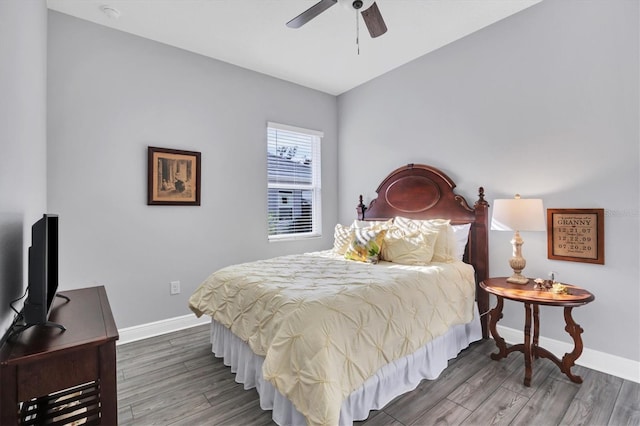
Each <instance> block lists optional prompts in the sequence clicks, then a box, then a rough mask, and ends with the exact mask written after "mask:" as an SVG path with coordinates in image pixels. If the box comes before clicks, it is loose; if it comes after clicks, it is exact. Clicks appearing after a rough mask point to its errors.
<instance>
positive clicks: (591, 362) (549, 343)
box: [498, 325, 640, 383]
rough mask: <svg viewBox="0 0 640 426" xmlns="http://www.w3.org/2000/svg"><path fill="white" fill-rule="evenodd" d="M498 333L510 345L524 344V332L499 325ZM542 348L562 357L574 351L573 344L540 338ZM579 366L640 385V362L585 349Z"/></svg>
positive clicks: (578, 362)
mask: <svg viewBox="0 0 640 426" xmlns="http://www.w3.org/2000/svg"><path fill="white" fill-rule="evenodd" d="M498 333H499V334H500V336H502V338H503V339H504V340H505V341H506V342H507V343H509V344H512V345H513V344H517V343H522V339H523V331H522V330H516V329H513V328H509V327H503V326H500V325H498ZM538 343H539V344H540V346H541V347H543V348H545V349H546V350H548V351H549V352H551V353H553V354H555V355H556V356H557V357H558V358H562V356H561V355H563V354H565V353H570V352H572V351H573V344H570V343H565V342H561V341H559V340H555V339H548V338H546V337H540V341H539V342H538ZM576 364H577V365H581V366H583V367H587V368H590V369H592V370H596V371H601V372H603V373H607V374H611V375H612V376H616V377H620V378H623V379H626V380H630V381H632V382H636V383H640V362H638V361H633V360H630V359H627V358H622V357H619V356H616V355H611V354H608V353H605V352H600V351H596V350H593V349H588V348H584V349H583V350H582V354H581V355H580V357H579V358H578V359H577V360H576Z"/></svg>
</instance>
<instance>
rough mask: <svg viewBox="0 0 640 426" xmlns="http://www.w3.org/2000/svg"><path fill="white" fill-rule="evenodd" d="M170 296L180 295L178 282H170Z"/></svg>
mask: <svg viewBox="0 0 640 426" xmlns="http://www.w3.org/2000/svg"><path fill="white" fill-rule="evenodd" d="M170 285H171V287H170V291H171V294H180V281H171V283H170Z"/></svg>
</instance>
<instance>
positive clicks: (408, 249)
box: [382, 227, 438, 265]
mask: <svg viewBox="0 0 640 426" xmlns="http://www.w3.org/2000/svg"><path fill="white" fill-rule="evenodd" d="M437 238H438V232H437V231H427V232H420V231H415V232H408V231H406V230H403V229H401V228H397V227H392V228H391V229H390V230H389V231H387V234H386V235H385V237H384V243H383V245H382V259H383V260H386V261H389V262H394V263H400V264H403V265H427V264H429V263H430V262H431V259H432V258H433V248H434V246H435V243H436V239H437Z"/></svg>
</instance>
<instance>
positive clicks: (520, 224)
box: [491, 195, 546, 231]
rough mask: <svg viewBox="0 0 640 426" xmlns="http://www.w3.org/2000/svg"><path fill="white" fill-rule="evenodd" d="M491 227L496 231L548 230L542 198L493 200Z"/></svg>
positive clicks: (517, 196) (517, 197)
mask: <svg viewBox="0 0 640 426" xmlns="http://www.w3.org/2000/svg"><path fill="white" fill-rule="evenodd" d="M491 229H492V230H494V231H544V230H546V224H545V217H544V208H543V207H542V200H541V199H537V198H528V199H526V198H520V196H519V195H516V198H512V199H508V200H493V215H492V217H491Z"/></svg>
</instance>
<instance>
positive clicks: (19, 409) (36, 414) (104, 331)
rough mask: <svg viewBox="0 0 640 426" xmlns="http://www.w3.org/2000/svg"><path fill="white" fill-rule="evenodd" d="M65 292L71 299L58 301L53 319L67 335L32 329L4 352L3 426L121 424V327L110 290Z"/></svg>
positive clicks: (0, 373)
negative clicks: (118, 371) (118, 383)
mask: <svg viewBox="0 0 640 426" xmlns="http://www.w3.org/2000/svg"><path fill="white" fill-rule="evenodd" d="M61 294H64V295H65V296H67V297H69V299H70V301H68V302H67V301H65V300H63V299H61V298H56V299H55V301H54V306H53V308H52V310H51V315H50V320H51V321H53V322H56V323H58V324H62V325H64V326H65V327H66V328H67V330H66V331H64V332H62V331H60V330H59V329H57V328H54V327H40V326H37V327H32V328H30V329H28V330H26V331H24V332H23V333H22V334H20V335H19V336H18V337H17V338H15V340H14V339H11V340H10V341H7V342H5V344H4V345H3V346H2V347H1V348H0V425H3V426H4V425H14V424H24V423H27V420H28V421H29V422H30V424H45V423H47V424H48V423H49V422H51V421H52V417H57V418H58V420H56V421H59V422H60V423H62V422H67V423H72V422H74V421H78V422H87V423H91V424H103V425H115V424H117V423H118V406H117V394H116V348H115V342H116V340H117V339H118V329H117V328H116V325H115V322H114V320H113V316H112V314H111V307H110V306H109V300H108V299H107V293H106V291H105V288H104V287H102V286H99V287H90V288H85V289H79V290H69V291H64V292H62V293H61ZM60 418H64V419H65V420H64V421H63V420H60Z"/></svg>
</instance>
